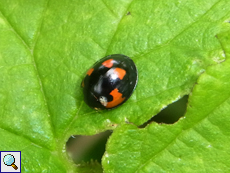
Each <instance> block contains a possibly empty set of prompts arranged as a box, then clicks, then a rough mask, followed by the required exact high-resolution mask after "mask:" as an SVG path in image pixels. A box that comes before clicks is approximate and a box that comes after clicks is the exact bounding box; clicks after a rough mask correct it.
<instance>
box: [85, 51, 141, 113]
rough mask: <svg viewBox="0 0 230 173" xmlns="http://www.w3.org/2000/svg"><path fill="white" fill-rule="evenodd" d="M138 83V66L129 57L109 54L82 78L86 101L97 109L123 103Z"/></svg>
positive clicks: (113, 106) (109, 107)
mask: <svg viewBox="0 0 230 173" xmlns="http://www.w3.org/2000/svg"><path fill="white" fill-rule="evenodd" d="M136 84H137V68H136V66H135V64H134V62H133V60H131V59H130V58H129V57H127V56H125V55H122V54H113V55H108V56H106V57H104V58H102V59H100V60H99V61H97V62H96V63H95V64H94V65H93V66H92V67H91V68H90V69H89V70H88V71H87V73H86V76H85V78H84V79H83V80H82V83H81V86H82V87H83V94H84V101H85V103H86V104H87V105H89V106H90V107H91V108H93V109H95V110H103V109H113V108H115V107H118V106H120V105H121V104H123V103H124V102H125V101H126V100H128V98H129V97H130V96H131V94H132V93H133V91H134V89H135V87H136Z"/></svg>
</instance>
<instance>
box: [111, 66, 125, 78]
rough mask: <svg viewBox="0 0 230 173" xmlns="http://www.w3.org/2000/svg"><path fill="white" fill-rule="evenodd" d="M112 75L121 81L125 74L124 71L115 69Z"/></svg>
mask: <svg viewBox="0 0 230 173" xmlns="http://www.w3.org/2000/svg"><path fill="white" fill-rule="evenodd" d="M114 73H115V74H116V75H117V76H118V77H119V79H121V80H122V79H123V78H124V76H125V74H126V71H125V70H123V69H121V68H115V69H114Z"/></svg>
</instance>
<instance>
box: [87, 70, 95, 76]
mask: <svg viewBox="0 0 230 173" xmlns="http://www.w3.org/2000/svg"><path fill="white" fill-rule="evenodd" d="M93 71H94V69H93V68H91V69H89V70H88V71H87V75H88V76H90V75H91V74H92V73H93Z"/></svg>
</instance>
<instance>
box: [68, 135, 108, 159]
mask: <svg viewBox="0 0 230 173" xmlns="http://www.w3.org/2000/svg"><path fill="white" fill-rule="evenodd" d="M111 133H112V132H111V131H105V132H102V133H99V134H96V135H93V136H81V135H75V136H71V137H70V138H69V140H68V141H67V143H66V150H67V153H68V154H69V156H70V157H71V158H72V160H73V161H74V162H75V163H76V164H79V163H82V162H90V161H92V160H93V161H98V162H101V158H102V156H103V154H104V152H105V144H106V142H107V139H108V137H109V136H110V135H111Z"/></svg>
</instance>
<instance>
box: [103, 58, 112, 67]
mask: <svg viewBox="0 0 230 173" xmlns="http://www.w3.org/2000/svg"><path fill="white" fill-rule="evenodd" d="M102 65H103V66H105V67H108V68H111V67H112V66H113V59H108V60H106V61H104V62H103V63H102Z"/></svg>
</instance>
